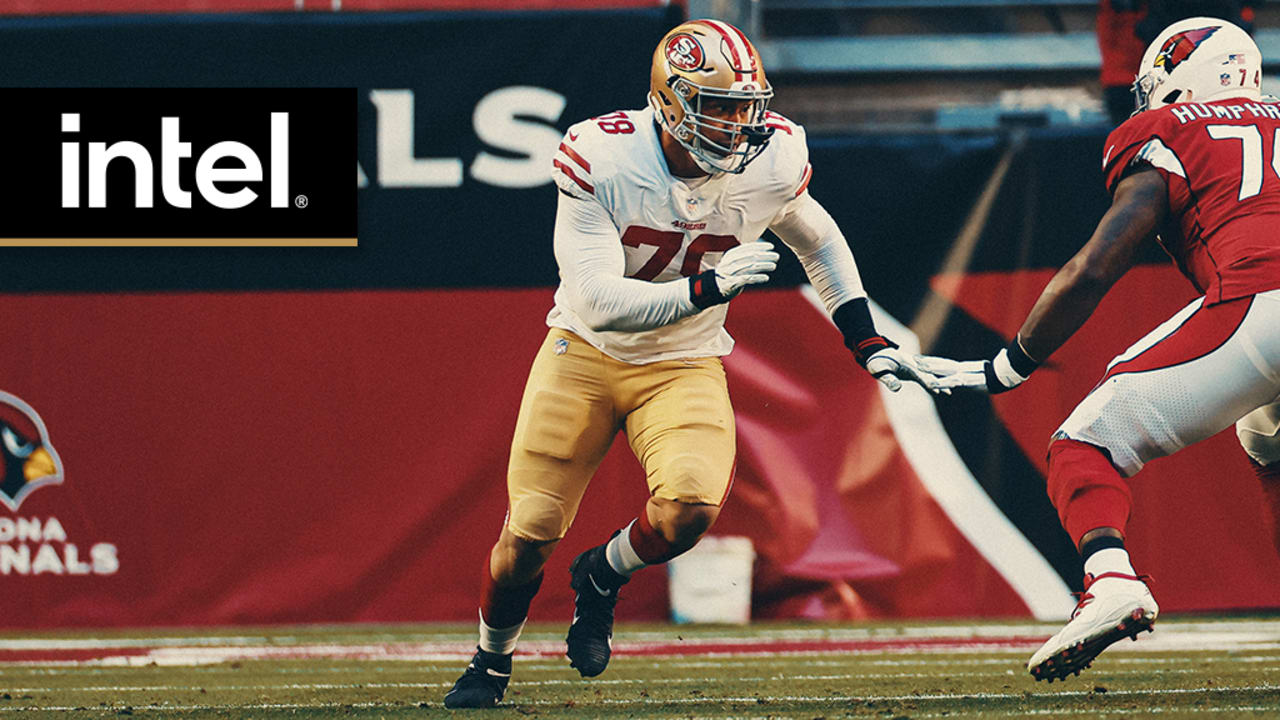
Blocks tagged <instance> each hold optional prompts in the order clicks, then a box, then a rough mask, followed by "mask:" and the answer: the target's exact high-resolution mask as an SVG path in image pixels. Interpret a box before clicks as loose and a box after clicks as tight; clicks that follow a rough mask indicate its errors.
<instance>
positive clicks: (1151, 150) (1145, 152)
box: [1133, 138, 1187, 178]
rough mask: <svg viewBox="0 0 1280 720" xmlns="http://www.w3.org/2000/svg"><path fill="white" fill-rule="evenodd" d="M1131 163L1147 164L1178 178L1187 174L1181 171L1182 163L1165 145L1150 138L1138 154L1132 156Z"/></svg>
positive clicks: (1158, 140)
mask: <svg viewBox="0 0 1280 720" xmlns="http://www.w3.org/2000/svg"><path fill="white" fill-rule="evenodd" d="M1133 161H1134V162H1135V163H1136V162H1148V163H1151V164H1152V165H1154V166H1155V167H1158V168H1160V169H1161V170H1165V171H1167V172H1171V173H1173V174H1174V175H1177V176H1178V177H1181V178H1185V177H1186V176H1187V173H1186V171H1185V170H1183V169H1182V163H1181V162H1179V161H1178V156H1177V155H1175V154H1174V152H1173V151H1172V150H1170V149H1169V147H1168V146H1167V145H1165V144H1164V143H1162V142H1160V139H1159V138H1152V139H1151V140H1150V141H1148V142H1147V144H1146V145H1143V146H1142V149H1141V150H1139V151H1138V154H1137V155H1135V156H1134V158H1133Z"/></svg>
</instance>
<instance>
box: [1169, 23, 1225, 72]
mask: <svg viewBox="0 0 1280 720" xmlns="http://www.w3.org/2000/svg"><path fill="white" fill-rule="evenodd" d="M1217 31H1218V28H1217V27H1216V26H1215V27H1202V28H1197V29H1195V30H1187V31H1184V32H1180V33H1178V34H1177V35H1174V36H1173V37H1171V38H1169V39H1168V40H1165V41H1164V45H1161V46H1160V52H1159V54H1157V55H1156V67H1160V66H1164V71H1165V72H1173V69H1174V68H1176V67H1178V66H1179V65H1181V64H1182V61H1184V60H1186V59H1187V58H1189V57H1191V53H1193V52H1195V50H1196V48H1198V47H1200V43H1202V42H1204V41H1205V40H1206V39H1208V37H1209V36H1210V35H1212V34H1214V33H1215V32H1217Z"/></svg>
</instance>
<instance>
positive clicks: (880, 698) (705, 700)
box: [0, 684, 1280, 715]
mask: <svg viewBox="0 0 1280 720" xmlns="http://www.w3.org/2000/svg"><path fill="white" fill-rule="evenodd" d="M1276 690H1280V685H1270V684H1267V685H1242V686H1223V687H1212V688H1171V689H1153V690H1111V691H1109V692H1107V693H1106V695H1107V696H1109V697H1158V696H1161V695H1216V694H1222V693H1228V692H1273V691H1276ZM1060 697H1096V694H1095V693H1094V692H1093V691H1087V690H1070V691H1064V692H1052V693H1039V694H1035V695H1032V696H1030V697H1028V696H1027V695H1026V694H1025V693H1022V692H1010V693H954V694H952V693H930V694H923V695H747V696H737V697H723V696H719V697H717V696H708V697H698V698H670V699H666V700H654V699H652V698H605V699H599V700H594V701H592V702H590V703H582V704H580V705H579V707H589V706H591V705H612V706H620V705H651V704H662V705H702V704H707V705H723V704H724V703H734V702H737V703H758V702H760V701H764V702H865V701H867V700H874V701H875V702H877V703H880V702H919V701H922V700H929V701H931V700H1012V699H1016V700H1024V701H1025V700H1031V699H1049V698H1060ZM389 705H401V704H400V703H388V702H360V703H347V702H344V703H331V702H319V703H254V704H248V705H238V704H237V705H229V704H190V705H171V704H167V703H166V704H148V705H139V706H137V707H136V708H135V710H136V711H145V710H171V711H172V710H302V709H319V708H339V707H350V708H374V707H388V706H389ZM508 706H509V707H528V706H555V707H563V706H564V701H563V700H536V701H528V702H513V703H510V704H509V705H508ZM1250 707H1252V706H1250ZM83 709H87V708H81V707H78V706H74V705H43V706H31V705H29V706H25V707H0V713H5V712H68V711H72V710H83ZM94 709H97V710H110V709H113V708H112V707H107V708H102V707H99V708H94ZM1151 709H1152V708H1144V709H1143V712H1147V711H1149V710H1151ZM1262 709H1264V710H1270V709H1274V706H1270V707H1267V706H1263V707H1262ZM1179 710H1181V709H1180V708H1179ZM1052 712H1057V711H1056V710H1055V711H1052ZM1090 712H1092V713H1094V714H1099V713H1100V712H1104V711H1100V710H1099V709H1098V708H1092V709H1091V710H1090ZM1117 712H1119V711H1117ZM913 714H914V713H913ZM1012 714H1018V715H1021V714H1050V711H1045V712H1039V711H1036V710H1031V711H1027V712H1025V713H1024V712H1017V713H1012Z"/></svg>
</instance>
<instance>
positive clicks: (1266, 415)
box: [1236, 404, 1280, 465]
mask: <svg viewBox="0 0 1280 720" xmlns="http://www.w3.org/2000/svg"><path fill="white" fill-rule="evenodd" d="M1236 437H1237V438H1238V439H1239V440H1240V447H1242V448H1244V451H1245V453H1247V454H1248V455H1249V457H1251V458H1253V461H1254V462H1256V463H1258V464H1259V465H1270V464H1272V463H1277V462H1280V406H1277V405H1274V404H1273V405H1267V406H1264V407H1260V408H1258V409H1257V410H1254V411H1253V412H1251V413H1249V414H1248V415H1245V416H1244V417H1242V418H1240V419H1239V420H1237V421H1236Z"/></svg>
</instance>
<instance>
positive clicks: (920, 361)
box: [915, 349, 1027, 395]
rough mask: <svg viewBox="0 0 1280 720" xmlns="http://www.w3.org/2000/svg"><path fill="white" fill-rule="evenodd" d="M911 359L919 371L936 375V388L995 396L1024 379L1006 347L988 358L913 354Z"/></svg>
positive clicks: (1017, 384)
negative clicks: (1015, 368) (970, 358)
mask: <svg viewBox="0 0 1280 720" xmlns="http://www.w3.org/2000/svg"><path fill="white" fill-rule="evenodd" d="M915 360H916V364H917V366H919V368H920V369H921V370H923V371H925V372H927V373H930V374H932V375H934V376H936V377H937V379H938V383H939V385H940V387H942V388H947V389H950V388H965V389H967V390H982V391H986V392H988V393H991V394H992V395H996V394H998V393H1002V392H1005V391H1007V390H1012V389H1014V388H1016V387H1018V386H1019V385H1021V384H1022V383H1024V382H1026V380H1027V376H1026V375H1022V374H1020V373H1018V371H1017V370H1014V369H1013V365H1012V364H1010V362H1009V351H1008V350H1007V349H1004V350H1001V351H1000V352H998V353H996V356H995V357H994V358H992V359H991V360H952V359H951V358H945V357H937V356H933V355H917V356H916V357H915Z"/></svg>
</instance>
